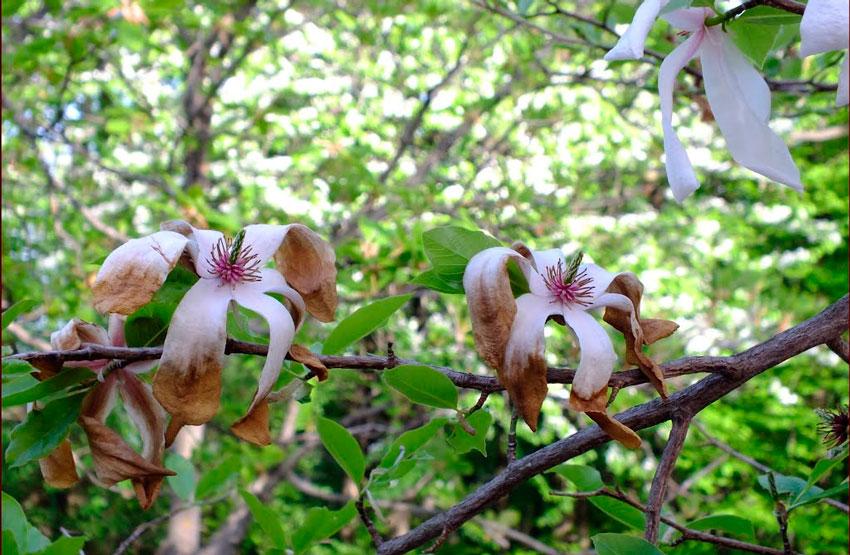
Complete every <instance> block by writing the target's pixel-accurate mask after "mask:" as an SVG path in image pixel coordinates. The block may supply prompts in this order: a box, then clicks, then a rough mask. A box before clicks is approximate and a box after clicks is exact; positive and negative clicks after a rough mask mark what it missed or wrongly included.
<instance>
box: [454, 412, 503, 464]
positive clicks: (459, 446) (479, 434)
mask: <svg viewBox="0 0 850 555" xmlns="http://www.w3.org/2000/svg"><path fill="white" fill-rule="evenodd" d="M466 421H467V423H468V424H469V425H470V426H472V429H473V430H475V435H471V434H470V433H469V432H467V431H466V430H464V429H463V426H461V425H460V424H455V425H454V431H453V433H452V435H451V436H450V437H449V438H448V440H447V441H448V444H449V445H450V446H451V448H452V449H454V450H455V452H456V453H458V454H459V455H462V454H463V453H467V452H469V451H472V450H473V449H475V450H476V451H478V452H479V453H481V454H482V455H484V456H485V457H486V456H487V430H488V429H490V424H492V423H493V416H492V415H491V414H490V413H489V412H487V411H486V410H483V409H480V410H477V411H475V412H473V413H472V414H471V415H469V416H468V417H467V418H466Z"/></svg>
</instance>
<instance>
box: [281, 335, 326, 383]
mask: <svg viewBox="0 0 850 555" xmlns="http://www.w3.org/2000/svg"><path fill="white" fill-rule="evenodd" d="M289 356H291V357H292V360H294V361H295V362H300V363H301V364H303V365H304V366H306V367H307V368H309V369H310V370H312V371H313V373H314V374H315V375H316V377H317V378H319V381H320V382H323V381H325V380H326V379H328V369H327V367H326V366H325V365H324V364H322V361H321V360H319V357H318V355H316V353H314V352H313V351H311V350H310V349H308V348H307V347H305V346H303V345H297V344H293V345H292V346H291V347H290V348H289Z"/></svg>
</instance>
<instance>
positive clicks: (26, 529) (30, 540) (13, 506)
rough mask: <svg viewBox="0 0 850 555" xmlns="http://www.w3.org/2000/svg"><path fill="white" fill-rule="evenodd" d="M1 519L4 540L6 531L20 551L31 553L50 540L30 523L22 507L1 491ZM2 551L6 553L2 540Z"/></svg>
mask: <svg viewBox="0 0 850 555" xmlns="http://www.w3.org/2000/svg"><path fill="white" fill-rule="evenodd" d="M2 513H3V514H2V520H3V531H4V538H3V539H4V540H5V539H6V532H8V533H9V535H11V536H12V538H13V539H14V542H15V546H14V547H17V550H18V551H19V552H20V553H33V552H36V551H39V550H41V549H43V548H44V547H46V546H47V545H49V544H50V540H48V539H47V538H46V537H44V534H42V533H41V532H40V531H39V530H38V528H36V527H35V526H33V525H31V524H30V523H29V521H28V520H27V517H26V515H25V514H24V510H23V508H21V505H20V504H19V503H18V501H17V500H16V499H15V498H14V497H12V496H11V495H9V494H8V493H6V492H5V491H4V492H3V502H2ZM3 553H4V554H5V553H6V544H5V541H4V542H3Z"/></svg>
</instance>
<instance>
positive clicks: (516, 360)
mask: <svg viewBox="0 0 850 555" xmlns="http://www.w3.org/2000/svg"><path fill="white" fill-rule="evenodd" d="M516 307H517V313H516V318H514V323H513V326H511V335H510V338H509V339H508V344H507V347H506V348H505V374H506V377H507V378H508V380H510V381H514V380H518V379H521V378H522V376H521V375H512V374H511V372H512V371H517V370H518V369H520V368H523V367H524V366H525V365H526V361H527V360H528V359H529V358H530V357H538V358H541V359H542V358H543V348H544V341H543V326H544V325H545V324H546V319H547V318H548V317H549V316H552V315H556V314H561V306H560V304H559V303H553V302H550V301H549V300H548V299H544V298H542V297H539V296H537V295H534V294H531V293H526V294H525V295H520V296H519V297H518V298H517V300H516Z"/></svg>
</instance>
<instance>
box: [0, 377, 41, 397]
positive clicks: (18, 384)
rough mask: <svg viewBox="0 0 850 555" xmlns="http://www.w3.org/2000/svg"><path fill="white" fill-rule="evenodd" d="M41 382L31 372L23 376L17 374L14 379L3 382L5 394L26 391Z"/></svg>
mask: <svg viewBox="0 0 850 555" xmlns="http://www.w3.org/2000/svg"><path fill="white" fill-rule="evenodd" d="M40 383H41V382H40V381H38V380H37V379H35V378H34V377H33V376H31V375H29V374H25V375H23V376H15V378H14V379H12V380H9V381H8V382H6V383H4V384H3V395H5V396H9V395H14V394H16V393H18V392H21V391H26V390H28V389H30V388H32V387H35V386H36V385H38V384H40Z"/></svg>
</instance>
